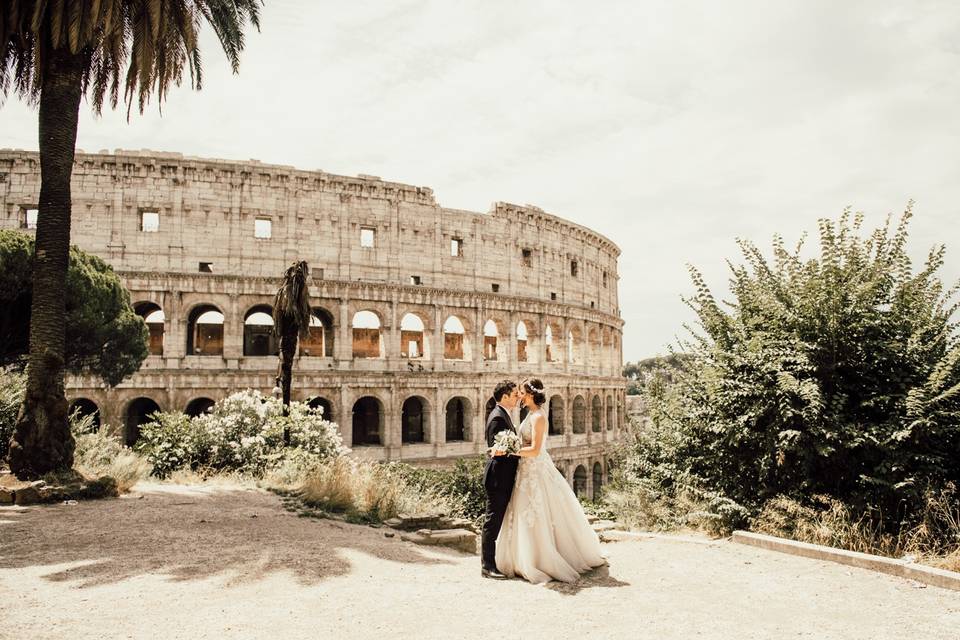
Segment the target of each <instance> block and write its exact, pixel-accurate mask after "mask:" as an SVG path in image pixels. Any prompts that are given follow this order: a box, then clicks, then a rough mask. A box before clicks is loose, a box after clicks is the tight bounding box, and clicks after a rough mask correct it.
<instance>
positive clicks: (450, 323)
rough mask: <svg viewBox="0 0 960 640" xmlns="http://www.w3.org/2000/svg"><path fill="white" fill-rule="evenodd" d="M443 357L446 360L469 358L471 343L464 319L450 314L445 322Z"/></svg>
mask: <svg viewBox="0 0 960 640" xmlns="http://www.w3.org/2000/svg"><path fill="white" fill-rule="evenodd" d="M443 358H444V359H445V360H469V359H470V353H469V343H468V341H467V340H466V330H465V329H464V327H463V321H461V320H460V318H458V317H457V316H450V317H449V318H447V320H446V322H444V323H443Z"/></svg>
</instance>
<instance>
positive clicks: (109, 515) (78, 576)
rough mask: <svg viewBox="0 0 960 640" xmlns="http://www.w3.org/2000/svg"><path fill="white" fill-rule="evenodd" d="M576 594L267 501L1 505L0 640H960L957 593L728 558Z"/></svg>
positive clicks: (643, 564) (230, 498)
mask: <svg viewBox="0 0 960 640" xmlns="http://www.w3.org/2000/svg"><path fill="white" fill-rule="evenodd" d="M604 549H605V550H606V552H607V553H608V554H609V558H610V567H609V568H602V569H599V570H597V571H595V572H593V573H592V574H588V575H587V576H585V577H584V578H583V579H582V580H581V581H580V582H579V583H577V584H574V585H557V584H552V583H551V584H549V585H546V586H533V585H529V584H527V583H525V582H522V581H519V580H511V581H504V582H497V581H491V580H483V579H481V578H480V571H479V561H478V560H477V558H476V557H473V556H465V555H461V554H458V553H455V552H445V551H442V550H435V549H427V548H423V547H418V546H415V545H412V544H410V543H405V542H401V541H400V540H399V539H398V538H392V539H389V538H386V537H385V536H384V535H383V530H381V529H373V528H370V527H363V526H354V525H348V524H343V523H339V522H333V521H326V520H313V519H308V518H299V517H297V516H296V515H295V514H291V513H289V512H287V511H285V510H284V509H283V508H282V507H281V506H280V502H279V500H278V499H277V498H276V497H275V496H273V495H271V494H268V493H265V492H261V491H255V490H241V489H228V488H223V487H182V486H172V485H153V484H144V485H140V486H139V487H138V489H137V491H136V492H134V493H133V494H130V495H127V496H124V497H123V498H120V499H116V500H103V501H94V502H83V503H80V504H78V505H53V506H42V507H29V508H26V509H21V508H17V507H0V638H14V637H18V638H38V639H39V638H58V639H59V638H71V639H81V638H284V639H286V638H308V637H309V638H318V637H319V638H323V637H332V638H350V639H351V640H353V639H357V638H366V637H382V638H395V637H396V638H404V637H406V638H418V639H427V638H444V639H446V638H465V637H471V638H480V637H501V636H502V637H509V638H517V639H523V640H526V639H533V638H550V639H551V640H555V639H557V638H570V639H573V638H631V639H639V638H658V639H673V638H677V639H679V638H684V639H687V638H737V639H741V638H843V639H844V640H849V639H856V638H864V639H867V638H869V639H870V640H880V639H885V638H890V639H891V640H892V639H898V640H899V639H901V638H917V639H936V638H944V639H949V640H956V639H957V638H960V593H958V592H953V591H947V590H942V589H938V588H935V587H923V586H922V585H919V584H918V583H913V582H910V581H906V580H903V579H900V578H894V577H891V576H886V575H881V574H876V573H872V572H869V571H865V570H861V569H854V568H850V567H844V566H840V565H835V564H831V563H826V562H819V561H814V560H808V559H804V558H796V557H792V556H786V555H780V554H777V553H773V552H769V551H763V550H760V549H754V548H751V547H744V546H740V545H734V544H731V543H728V542H725V541H716V542H713V541H708V540H706V539H698V538H684V537H679V536H678V537H673V536H662V537H658V538H653V539H644V540H639V541H628V542H615V543H609V544H606V545H604Z"/></svg>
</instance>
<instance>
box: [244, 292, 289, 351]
mask: <svg viewBox="0 0 960 640" xmlns="http://www.w3.org/2000/svg"><path fill="white" fill-rule="evenodd" d="M279 346H280V341H279V340H278V339H277V336H276V335H274V331H273V308H272V307H271V306H270V305H268V304H258V305H254V306H252V307H250V308H249V309H247V312H246V313H245V314H243V355H245V356H253V357H258V356H275V355H277V354H278V353H279Z"/></svg>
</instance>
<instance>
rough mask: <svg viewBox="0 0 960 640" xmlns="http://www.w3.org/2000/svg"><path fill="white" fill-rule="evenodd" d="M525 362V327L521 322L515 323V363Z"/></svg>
mask: <svg viewBox="0 0 960 640" xmlns="http://www.w3.org/2000/svg"><path fill="white" fill-rule="evenodd" d="M526 361H527V325H526V323H525V322H524V321H523V320H521V321H520V322H518V323H517V362H526Z"/></svg>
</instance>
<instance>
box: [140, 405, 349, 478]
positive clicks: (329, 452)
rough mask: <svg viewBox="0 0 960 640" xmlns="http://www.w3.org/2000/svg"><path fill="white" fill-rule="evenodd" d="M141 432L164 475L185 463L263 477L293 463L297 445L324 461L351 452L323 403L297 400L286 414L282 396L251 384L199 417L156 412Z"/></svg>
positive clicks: (159, 473)
mask: <svg viewBox="0 0 960 640" xmlns="http://www.w3.org/2000/svg"><path fill="white" fill-rule="evenodd" d="M284 429H288V430H289V433H290V446H289V447H284V444H283V433H284ZM140 435H141V440H140V442H139V443H138V444H137V450H138V451H140V452H141V453H143V454H144V455H145V456H146V457H147V459H148V460H150V463H151V464H152V465H153V473H154V475H156V476H158V477H161V478H162V477H166V476H168V475H170V473H171V472H173V471H175V470H177V469H182V468H189V469H192V470H204V471H213V472H219V471H237V472H241V473H244V474H250V475H254V476H258V477H260V476H262V475H263V474H264V472H265V471H266V470H267V469H268V468H269V467H271V466H276V465H279V464H287V463H288V462H289V456H290V455H291V454H290V453H289V452H290V451H292V450H298V451H300V452H302V454H303V455H307V456H312V457H314V458H315V459H316V460H318V461H319V460H323V459H327V458H330V457H335V456H338V455H341V454H343V453H345V452H346V449H345V448H344V447H343V443H342V440H341V439H340V430H339V428H338V427H337V425H336V424H334V423H332V422H329V421H327V420H324V419H323V416H322V414H321V412H320V410H319V409H314V408H312V407H310V406H308V405H306V404H304V403H302V402H291V403H290V411H289V415H288V416H284V415H283V404H282V403H281V402H280V401H279V400H277V399H276V398H273V397H270V396H264V395H263V394H261V393H260V392H259V391H251V390H247V391H241V392H239V393H235V394H233V395H231V396H229V397H227V398H225V399H224V400H222V401H220V402H218V403H216V404H215V405H214V406H213V408H212V409H211V410H210V411H209V412H207V413H204V414H202V415H200V416H197V417H193V418H191V417H189V416H187V415H184V414H182V413H162V412H158V413H155V414H153V415H152V416H151V421H150V422H148V423H146V424H144V425H142V426H141V427H140Z"/></svg>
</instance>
